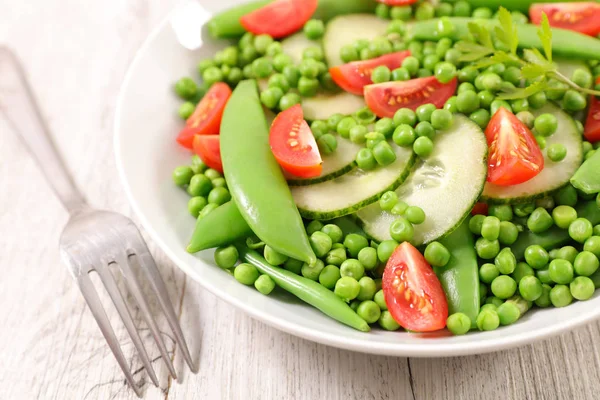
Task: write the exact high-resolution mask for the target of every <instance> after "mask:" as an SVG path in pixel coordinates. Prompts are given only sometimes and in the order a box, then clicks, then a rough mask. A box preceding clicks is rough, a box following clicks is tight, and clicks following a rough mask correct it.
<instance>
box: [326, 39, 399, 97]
mask: <svg viewBox="0 0 600 400" xmlns="http://www.w3.org/2000/svg"><path fill="white" fill-rule="evenodd" d="M408 56H410V51H409V50H405V51H399V52H397V53H390V54H386V55H383V56H381V57H377V58H373V59H371V60H365V61H353V62H351V63H348V64H343V65H338V66H337V67H333V68H329V73H330V74H331V78H332V79H333V81H334V82H335V83H337V85H338V86H339V87H341V88H342V89H344V90H345V91H346V92H350V93H353V94H358V95H362V94H363V88H364V87H365V86H367V85H370V84H372V83H373V81H372V80H371V74H372V73H373V70H374V69H375V68H377V67H379V66H382V65H385V66H386V67H388V68H389V69H390V71H393V70H395V69H396V68H400V67H401V66H402V61H403V60H404V59H405V58H406V57H408Z"/></svg>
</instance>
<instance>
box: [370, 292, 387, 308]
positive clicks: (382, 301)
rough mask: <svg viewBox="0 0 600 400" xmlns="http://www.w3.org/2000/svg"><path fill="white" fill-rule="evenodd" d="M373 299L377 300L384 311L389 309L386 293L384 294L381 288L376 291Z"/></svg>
mask: <svg viewBox="0 0 600 400" xmlns="http://www.w3.org/2000/svg"><path fill="white" fill-rule="evenodd" d="M373 301H375V303H376V304H377V305H378V306H379V308H380V309H381V310H382V311H387V309H388V307H387V304H386V303H385V295H384V294H383V290H379V291H378V292H377V293H375V296H374V297H373Z"/></svg>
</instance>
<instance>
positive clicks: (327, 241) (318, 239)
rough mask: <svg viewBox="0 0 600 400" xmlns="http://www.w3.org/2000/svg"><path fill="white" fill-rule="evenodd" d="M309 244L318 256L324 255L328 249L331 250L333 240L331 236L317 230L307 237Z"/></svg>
mask: <svg viewBox="0 0 600 400" xmlns="http://www.w3.org/2000/svg"><path fill="white" fill-rule="evenodd" d="M309 242H310V246H311V247H312V249H313V251H314V252H315V255H316V256H317V257H319V258H321V257H324V256H325V255H326V254H327V253H329V250H331V246H332V245H333V241H332V240H331V237H329V235H327V234H326V233H323V232H320V231H317V232H314V233H313V234H312V235H310V238H309Z"/></svg>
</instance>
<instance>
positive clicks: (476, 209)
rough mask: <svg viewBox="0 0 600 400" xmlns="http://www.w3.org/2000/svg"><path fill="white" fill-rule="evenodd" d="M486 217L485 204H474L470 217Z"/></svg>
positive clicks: (486, 209) (486, 208)
mask: <svg viewBox="0 0 600 400" xmlns="http://www.w3.org/2000/svg"><path fill="white" fill-rule="evenodd" d="M479 214H480V215H488V205H487V204H485V203H475V205H474V206H473V209H472V210H471V215H479Z"/></svg>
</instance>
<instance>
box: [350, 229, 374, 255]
mask: <svg viewBox="0 0 600 400" xmlns="http://www.w3.org/2000/svg"><path fill="white" fill-rule="evenodd" d="M344 246H345V247H346V248H347V249H348V253H350V256H351V257H353V258H356V257H357V256H358V252H359V251H361V250H362V249H363V248H365V247H368V246H369V242H368V240H367V239H366V238H365V237H364V236H361V235H359V234H356V233H351V234H349V235H347V236H346V238H345V239H344Z"/></svg>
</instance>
